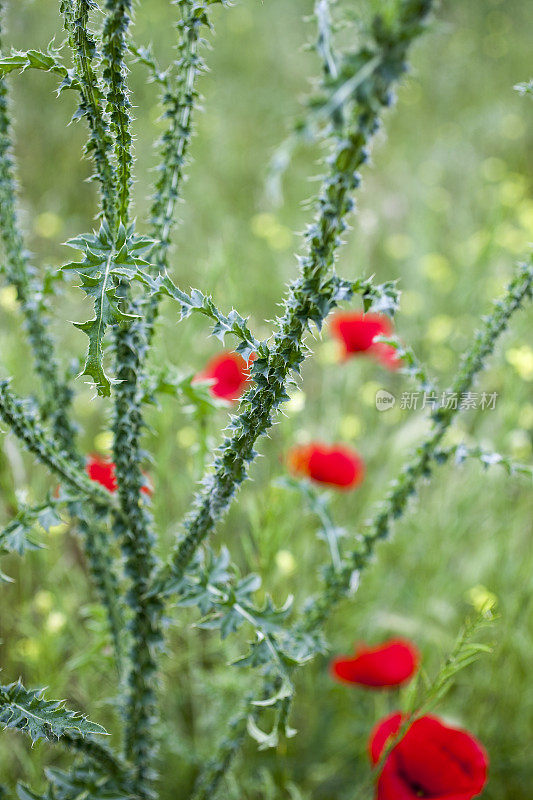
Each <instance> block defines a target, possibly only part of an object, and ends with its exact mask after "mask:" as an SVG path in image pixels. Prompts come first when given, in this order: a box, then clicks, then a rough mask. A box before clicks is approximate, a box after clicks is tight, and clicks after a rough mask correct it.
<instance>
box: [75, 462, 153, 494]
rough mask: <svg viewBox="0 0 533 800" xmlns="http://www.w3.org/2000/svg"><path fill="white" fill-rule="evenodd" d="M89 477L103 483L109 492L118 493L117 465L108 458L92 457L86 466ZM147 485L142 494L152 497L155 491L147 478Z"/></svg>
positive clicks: (142, 489)
mask: <svg viewBox="0 0 533 800" xmlns="http://www.w3.org/2000/svg"><path fill="white" fill-rule="evenodd" d="M85 469H86V471H87V475H88V476H89V478H90V479H91V480H92V481H96V482H97V483H101V484H102V486H104V487H105V488H106V489H107V490H108V491H109V492H116V491H117V489H118V484H117V476H116V469H115V465H114V463H113V462H112V461H110V460H109V459H107V458H101V456H98V455H91V456H90V457H89V459H88V460H87V463H86V465H85ZM145 481H146V482H145V484H144V486H143V487H142V488H141V492H144V494H147V495H149V496H151V495H152V493H153V489H152V487H151V485H150V484H149V483H148V480H147V478H146V476H145Z"/></svg>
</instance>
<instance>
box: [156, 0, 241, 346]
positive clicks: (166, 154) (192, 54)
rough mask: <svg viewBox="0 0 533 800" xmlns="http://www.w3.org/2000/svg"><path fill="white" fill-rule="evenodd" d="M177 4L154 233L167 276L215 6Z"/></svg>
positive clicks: (190, 0) (203, 0)
mask: <svg viewBox="0 0 533 800" xmlns="http://www.w3.org/2000/svg"><path fill="white" fill-rule="evenodd" d="M225 1H226V0H215V2H220V3H222V4H225ZM176 5H178V6H179V7H180V9H181V19H180V21H179V22H178V23H177V25H176V27H177V30H178V42H177V45H176V49H177V52H178V58H177V60H176V61H175V62H174V64H175V67H176V70H177V74H176V77H175V80H174V81H172V78H171V76H169V75H167V74H165V75H164V78H161V79H160V81H159V82H160V83H161V84H162V86H163V93H162V98H161V99H162V103H163V106H164V109H165V111H164V117H165V119H167V120H168V127H167V129H166V131H165V133H164V134H163V136H162V137H161V139H160V141H159V150H160V164H159V166H158V168H157V174H158V177H157V180H156V184H155V193H154V196H153V198H152V207H151V210H150V221H151V234H152V237H153V238H154V239H155V240H156V241H157V245H156V247H155V250H154V256H155V259H154V263H155V266H156V267H157V269H158V270H159V271H160V272H162V273H165V272H167V271H168V269H169V260H168V259H169V250H170V245H171V236H172V227H173V225H174V222H175V211H176V203H177V201H178V199H179V197H180V194H181V184H182V183H183V179H184V172H185V166H186V163H187V153H188V150H189V145H190V141H191V136H192V130H193V127H192V123H193V114H194V111H195V108H196V105H197V103H198V91H197V89H196V82H197V79H198V77H199V76H200V75H201V74H202V73H203V72H205V71H206V69H207V68H206V65H205V62H204V60H203V59H202V57H201V56H200V54H199V52H198V51H199V47H200V45H201V43H202V28H204V27H207V28H209V27H210V23H209V18H208V11H209V6H211V5H213V2H209V0H178V2H177V3H176ZM152 70H153V72H155V74H157V75H159V76H161V72H160V71H159V70H157V69H156V67H155V64H154V63H153V62H152ZM158 301H159V297H158V296H157V295H154V296H153V297H152V298H150V301H149V303H148V307H147V309H146V325H147V340H148V342H150V341H151V338H152V335H153V329H154V323H155V319H156V317H157V310H158Z"/></svg>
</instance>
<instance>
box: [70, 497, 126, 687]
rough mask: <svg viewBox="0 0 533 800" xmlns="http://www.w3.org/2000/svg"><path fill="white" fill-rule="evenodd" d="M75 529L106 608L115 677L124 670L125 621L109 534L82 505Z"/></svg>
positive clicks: (78, 512)
mask: <svg viewBox="0 0 533 800" xmlns="http://www.w3.org/2000/svg"><path fill="white" fill-rule="evenodd" d="M77 517H78V527H79V529H80V533H81V535H82V537H83V542H84V545H85V551H86V553H87V560H88V562H89V568H90V572H91V577H92V579H93V581H94V584H95V586H96V590H97V592H98V596H99V598H100V600H101V602H102V604H103V606H104V608H105V609H106V613H107V619H108V624H109V631H110V634H111V639H112V642H113V647H114V651H115V658H116V667H117V672H118V674H119V676H122V675H123V674H124V668H125V659H126V652H125V640H124V634H125V629H126V621H125V617H124V603H123V598H122V596H121V581H120V578H119V575H118V572H117V568H118V566H119V565H118V560H117V559H116V558H114V556H113V553H112V547H111V541H110V532H109V529H108V527H107V526H105V527H104V526H103V525H102V523H101V522H99V521H98V520H97V519H95V518H94V515H93V514H92V513H91V510H90V509H89V508H87V507H86V506H85V507H83V508H82V509H81V510H78V511H77Z"/></svg>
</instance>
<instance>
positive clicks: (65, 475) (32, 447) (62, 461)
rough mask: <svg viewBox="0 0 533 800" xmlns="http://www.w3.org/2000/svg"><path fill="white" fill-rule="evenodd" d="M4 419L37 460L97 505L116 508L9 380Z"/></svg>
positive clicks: (0, 393) (3, 387)
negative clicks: (14, 391)
mask: <svg viewBox="0 0 533 800" xmlns="http://www.w3.org/2000/svg"><path fill="white" fill-rule="evenodd" d="M0 417H1V418H2V419H3V420H4V422H5V423H6V424H7V425H9V427H10V429H11V430H12V431H13V433H14V434H15V436H17V438H18V439H20V441H21V442H22V443H23V444H24V445H25V446H26V447H27V449H28V450H29V451H30V452H31V453H33V454H34V455H35V456H36V457H37V460H38V461H40V462H41V464H44V465H45V466H47V467H48V468H49V469H50V470H51V471H52V472H54V473H55V474H56V475H58V476H59V477H60V478H61V479H62V480H64V481H65V483H66V484H67V485H68V486H70V487H72V488H74V489H76V490H77V491H79V492H80V493H81V494H82V495H83V496H84V497H85V498H87V499H88V500H91V501H92V502H93V503H95V504H96V505H97V506H100V507H102V508H108V509H114V508H116V504H115V501H114V498H113V495H112V494H110V493H109V492H108V491H107V490H106V489H104V488H103V486H100V484H98V483H95V482H94V481H92V480H91V479H90V478H89V477H88V476H87V475H86V474H85V472H84V471H83V470H82V469H80V468H79V467H78V466H77V464H76V463H75V462H73V460H72V458H70V457H69V455H68V454H67V453H66V452H65V451H63V450H60V449H59V448H58V447H57V445H55V444H54V443H53V442H52V441H51V440H50V437H49V436H48V435H47V433H46V432H45V431H44V430H43V428H42V427H41V425H40V423H39V421H38V420H37V419H36V417H35V415H34V414H32V413H31V412H30V411H29V410H28V408H27V403H24V402H23V401H22V400H20V399H19V398H18V397H17V396H16V395H15V394H14V393H13V392H12V391H11V389H10V387H9V381H6V380H2V381H0Z"/></svg>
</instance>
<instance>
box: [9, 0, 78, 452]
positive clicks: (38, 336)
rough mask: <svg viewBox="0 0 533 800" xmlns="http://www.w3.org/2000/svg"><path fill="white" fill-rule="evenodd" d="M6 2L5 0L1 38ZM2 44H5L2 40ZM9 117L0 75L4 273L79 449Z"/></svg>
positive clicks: (50, 412)
mask: <svg viewBox="0 0 533 800" xmlns="http://www.w3.org/2000/svg"><path fill="white" fill-rule="evenodd" d="M2 15H3V4H2V3H0V36H1V34H2ZM0 46H1V43H0ZM12 151H13V144H12V137H11V126H10V119H9V102H8V89H7V83H6V81H5V79H4V78H0V232H1V237H2V241H3V244H4V248H5V263H4V267H3V271H4V272H5V275H6V278H7V280H8V281H9V283H10V284H11V285H12V286H14V288H15V289H16V291H17V299H18V301H19V303H20V307H21V311H22V314H23V317H24V323H25V326H26V330H27V332H28V338H29V341H30V345H31V348H32V351H33V356H34V362H35V368H36V370H37V373H38V375H39V377H40V378H41V380H42V383H43V388H44V392H45V402H44V404H43V406H42V410H43V413H44V415H45V416H46V417H50V418H51V420H52V426H53V429H54V433H55V435H56V436H57V438H58V441H59V442H60V443H61V445H62V446H64V447H67V448H68V449H69V450H71V449H73V448H74V439H75V433H76V432H75V428H74V426H73V425H72V423H71V421H70V419H69V417H68V408H69V406H70V402H71V398H72V392H71V391H70V389H69V388H68V386H67V385H66V384H65V383H64V381H62V380H61V379H60V377H59V366H58V363H57V360H56V358H55V353H54V343H53V340H52V337H51V335H50V333H49V330H48V321H47V320H46V317H45V313H44V312H45V309H44V302H43V296H42V288H41V286H40V285H39V283H38V281H37V277H36V272H35V270H34V268H33V267H32V266H31V265H30V263H29V259H28V253H27V251H26V250H25V248H24V243H23V239H22V234H21V232H20V227H19V222H18V215H17V208H16V198H17V186H16V179H15V164H14V158H13V153H12Z"/></svg>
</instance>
